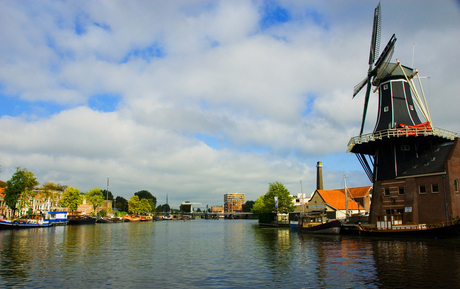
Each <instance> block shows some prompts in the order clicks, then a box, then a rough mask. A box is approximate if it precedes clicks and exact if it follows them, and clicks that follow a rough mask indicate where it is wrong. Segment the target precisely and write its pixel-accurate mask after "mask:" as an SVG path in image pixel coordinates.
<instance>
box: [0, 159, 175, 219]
mask: <svg viewBox="0 0 460 289" xmlns="http://www.w3.org/2000/svg"><path fill="white" fill-rule="evenodd" d="M0 185H1V186H2V187H4V188H5V191H4V201H5V203H6V205H7V206H8V207H10V208H11V210H12V211H13V215H16V211H18V210H22V209H23V208H27V207H30V205H31V202H32V201H33V200H34V199H36V198H37V196H38V197H39V198H40V199H41V200H42V201H43V202H47V201H48V202H53V203H54V202H55V201H56V200H57V199H58V194H60V195H61V196H60V199H59V206H61V207H64V208H68V209H69V210H72V211H75V210H77V208H78V206H80V205H81V204H82V203H83V200H84V199H86V200H87V201H89V202H90V203H91V204H92V206H93V212H96V210H97V209H98V208H99V207H101V205H102V204H103V203H104V200H111V201H113V200H114V198H113V195H112V193H111V192H110V191H107V190H101V189H99V188H94V189H91V190H89V191H88V192H86V193H84V194H82V193H81V192H80V191H79V190H78V189H77V188H74V187H67V186H61V185H59V184H57V185H56V184H54V183H45V184H44V185H42V186H41V187H39V188H37V186H38V185H39V183H38V181H37V179H36V178H35V176H34V174H33V173H31V172H29V171H28V170H27V169H21V168H19V167H18V168H16V172H15V173H14V174H13V176H12V177H11V179H10V180H8V181H7V182H6V183H4V182H3V183H0ZM115 201H116V203H115V207H116V208H118V210H119V211H124V212H128V211H129V212H132V213H134V214H139V213H149V212H151V213H153V212H155V210H156V207H155V206H156V198H155V197H154V196H153V195H152V194H151V193H150V192H148V191H146V190H142V191H139V192H136V193H135V194H134V196H133V197H132V198H131V199H130V200H129V201H127V200H126V199H125V198H123V197H117V198H116V199H115ZM168 207H169V206H168ZM107 213H111V212H107Z"/></svg>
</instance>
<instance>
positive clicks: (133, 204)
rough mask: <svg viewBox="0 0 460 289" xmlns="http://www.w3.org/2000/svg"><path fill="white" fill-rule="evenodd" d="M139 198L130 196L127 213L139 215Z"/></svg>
mask: <svg viewBox="0 0 460 289" xmlns="http://www.w3.org/2000/svg"><path fill="white" fill-rule="evenodd" d="M139 202H140V201H139V197H138V196H132V197H131V198H130V199H129V202H128V208H129V211H130V212H131V213H133V214H135V215H137V214H139Z"/></svg>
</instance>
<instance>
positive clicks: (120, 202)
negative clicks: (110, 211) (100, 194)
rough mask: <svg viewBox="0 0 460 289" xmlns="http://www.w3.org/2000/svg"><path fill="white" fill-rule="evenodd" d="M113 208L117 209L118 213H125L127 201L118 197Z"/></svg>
mask: <svg viewBox="0 0 460 289" xmlns="http://www.w3.org/2000/svg"><path fill="white" fill-rule="evenodd" d="M115 208H117V209H118V211H121V212H127V211H128V210H129V207H128V200H127V199H125V198H123V197H120V196H118V197H117V198H116V199H115Z"/></svg>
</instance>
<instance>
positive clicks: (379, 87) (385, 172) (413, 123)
mask: <svg viewBox="0 0 460 289" xmlns="http://www.w3.org/2000/svg"><path fill="white" fill-rule="evenodd" d="M380 23H381V9H380V3H379V4H378V5H377V7H376V8H375V11H374V23H373V27H372V39H371V47H370V53H369V62H368V64H369V69H368V71H367V76H366V77H365V78H364V80H362V81H361V82H360V83H358V84H357V85H356V86H355V87H354V92H353V97H355V96H356V95H357V94H358V93H359V92H360V91H361V90H362V89H363V88H364V87H365V86H366V95H365V98H364V110H363V116H362V122H361V129H360V133H359V136H356V137H353V138H351V139H350V141H349V143H348V150H347V152H351V153H354V154H355V155H356V156H357V158H358V160H359V162H360V163H361V165H362V167H363V169H364V172H365V173H366V175H367V176H368V178H369V180H370V181H371V182H372V183H373V187H374V188H373V197H372V204H373V205H372V207H371V213H370V216H371V219H373V220H374V221H375V218H376V216H377V215H379V214H380V215H382V214H393V213H397V214H404V222H424V221H425V220H426V222H427V221H435V220H437V221H439V220H441V221H442V220H446V219H447V217H446V216H448V215H449V214H451V213H452V212H454V211H455V212H459V213H460V197H459V198H458V199H459V200H458V204H457V203H455V206H454V203H453V202H454V201H452V204H447V203H446V200H447V198H446V199H444V198H442V197H439V198H437V197H436V196H437V195H435V197H433V199H429V198H427V199H426V200H425V199H423V200H422V201H418V199H417V198H418V194H414V192H417V191H422V189H421V187H422V186H423V187H424V188H425V186H426V185H427V184H431V185H432V190H434V191H436V188H438V187H439V186H440V184H443V186H444V184H446V185H445V187H443V188H445V192H447V191H450V190H451V188H449V187H447V182H446V180H447V179H449V178H451V179H455V180H456V179H457V178H458V179H459V180H460V169H459V168H458V161H456V160H452V157H453V156H456V155H457V154H458V156H459V159H460V142H458V141H457V140H458V139H457V133H455V132H450V131H447V130H444V129H440V128H435V127H433V125H432V121H431V116H430V113H429V111H428V108H427V103H426V99H425V96H424V94H423V88H422V86H421V81H420V77H419V75H418V71H417V70H416V69H413V68H410V67H407V66H404V65H401V63H400V62H399V60H396V63H391V62H390V61H391V58H392V56H393V52H394V49H395V43H396V37H395V35H394V34H393V36H392V37H391V38H390V40H389V41H388V43H387V45H386V46H385V49H384V50H383V52H382V53H381V54H380V55H379V46H380V29H381V28H380ZM378 55H379V56H378ZM377 56H378V59H377V60H376V61H375V59H376V58H377ZM416 78H418V80H419V82H418V87H419V88H420V89H421V92H422V93H421V94H419V92H418V90H417V88H416V85H415V82H414V79H416ZM373 86H375V87H376V89H375V90H374V92H377V91H378V98H379V100H378V115H377V121H376V123H375V127H374V131H373V132H372V133H366V134H363V130H364V124H365V120H366V113H367V108H368V103H369V98H370V94H371V90H372V87H373ZM419 114H420V115H421V116H423V118H424V119H425V120H423V121H422V119H423V118H422V119H421V118H420V117H419ZM457 143H458V146H457ZM452 163H455V164H456V165H455V166H451V167H449V166H447V165H449V164H452ZM443 178H444V179H443ZM444 182H446V183H444ZM450 183H451V184H453V181H450ZM417 186H420V187H419V188H418V187H417ZM398 190H399V191H398ZM452 190H453V189H452ZM404 191H407V192H410V193H409V194H404ZM420 194H421V195H423V192H422V193H420ZM439 195H440V194H439ZM446 195H447V193H446ZM459 196H460V195H459ZM435 199H436V202H437V203H436V206H439V207H440V208H442V209H440V211H439V213H438V214H433V215H430V216H427V215H424V214H423V211H422V210H420V211H419V210H418V209H417V211H415V208H421V206H425V205H426V206H427V208H428V207H430V206H432V205H433V204H435V201H434V200H435ZM423 202H426V204H425V203H423ZM455 202H457V201H455ZM422 204H423V205H422ZM448 206H451V207H449V208H448ZM413 208H414V211H412V209H413ZM448 211H449V214H448Z"/></svg>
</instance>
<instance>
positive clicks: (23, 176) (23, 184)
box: [4, 167, 38, 216]
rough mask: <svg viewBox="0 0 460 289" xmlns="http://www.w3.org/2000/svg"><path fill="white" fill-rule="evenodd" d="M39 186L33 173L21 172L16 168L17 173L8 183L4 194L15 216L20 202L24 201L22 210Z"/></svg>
mask: <svg viewBox="0 0 460 289" xmlns="http://www.w3.org/2000/svg"><path fill="white" fill-rule="evenodd" d="M37 185H38V182H37V179H36V178H35V176H34V174H33V173H31V172H29V171H28V170H27V169H24V170H21V168H19V167H17V168H16V172H15V173H14V174H13V176H12V177H11V179H10V180H9V181H7V182H6V188H5V192H4V195H5V197H4V201H5V203H6V204H7V206H8V207H10V208H11V209H12V210H13V216H14V215H15V214H16V210H17V209H18V207H17V206H18V200H19V199H22V201H21V202H20V204H19V207H20V208H21V207H22V206H23V205H25V201H26V200H27V199H28V197H29V195H31V192H32V190H33V189H34V188H35V187H36V186H37Z"/></svg>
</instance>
